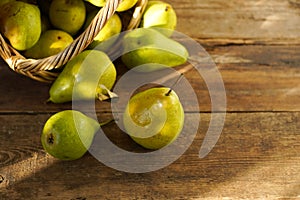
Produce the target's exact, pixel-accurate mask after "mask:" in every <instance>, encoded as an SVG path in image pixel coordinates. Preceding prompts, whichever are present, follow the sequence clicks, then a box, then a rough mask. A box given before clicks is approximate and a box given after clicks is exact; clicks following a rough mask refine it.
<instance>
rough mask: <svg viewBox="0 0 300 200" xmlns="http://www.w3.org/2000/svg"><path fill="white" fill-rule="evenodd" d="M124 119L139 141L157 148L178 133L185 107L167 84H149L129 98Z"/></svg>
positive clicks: (135, 139)
mask: <svg viewBox="0 0 300 200" xmlns="http://www.w3.org/2000/svg"><path fill="white" fill-rule="evenodd" d="M123 123H124V128H125V130H126V132H127V134H129V135H130V136H131V138H132V139H133V140H134V141H135V142H136V143H138V144H139V145H141V146H143V147H144V148H147V149H153V150H156V149H160V148H163V147H164V146H166V145H169V144H171V143H172V142H173V141H174V140H175V139H176V138H177V137H178V135H179V134H180V132H181V130H182V128H183V124H184V111H183V108H182V105H181V103H180V100H179V98H178V96H177V94H176V93H175V91H173V90H171V89H170V88H167V87H160V88H150V89H147V90H145V91H142V92H140V93H137V94H136V95H134V96H133V97H132V98H131V99H130V100H129V102H128V104H127V106H126V109H125V112H124V115H123Z"/></svg>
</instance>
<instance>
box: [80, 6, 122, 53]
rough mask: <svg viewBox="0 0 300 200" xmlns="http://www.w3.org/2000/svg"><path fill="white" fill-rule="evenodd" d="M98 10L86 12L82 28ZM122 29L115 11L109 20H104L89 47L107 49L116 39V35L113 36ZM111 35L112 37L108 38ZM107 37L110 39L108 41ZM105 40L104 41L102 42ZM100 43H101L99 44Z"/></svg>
mask: <svg viewBox="0 0 300 200" xmlns="http://www.w3.org/2000/svg"><path fill="white" fill-rule="evenodd" d="M97 13H98V10H95V11H92V12H90V13H89V14H88V16H87V19H86V22H85V25H84V29H86V28H87V26H88V25H89V24H90V23H91V21H92V20H93V19H94V17H95V16H96V14H97ZM121 30H122V21H121V19H120V17H119V15H118V14H117V13H115V14H114V15H113V16H112V17H111V18H109V20H108V21H107V22H106V24H105V25H104V27H103V28H102V30H101V31H100V32H99V34H98V35H97V36H96V37H95V38H94V41H93V42H92V43H91V44H90V45H89V49H94V48H96V47H97V50H100V51H107V50H108V49H109V47H110V46H111V45H113V44H114V42H115V41H116V40H117V37H113V36H114V35H116V34H119V33H120V32H121ZM111 37H113V39H110V38H111ZM108 39H110V40H109V41H108ZM104 41H107V42H106V43H103V42H104ZM99 44H102V45H99Z"/></svg>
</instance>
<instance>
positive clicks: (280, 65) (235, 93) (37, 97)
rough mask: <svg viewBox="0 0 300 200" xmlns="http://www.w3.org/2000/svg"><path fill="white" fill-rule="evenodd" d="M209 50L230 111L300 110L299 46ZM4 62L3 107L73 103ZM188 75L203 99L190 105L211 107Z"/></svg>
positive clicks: (0, 70)
mask: <svg viewBox="0 0 300 200" xmlns="http://www.w3.org/2000/svg"><path fill="white" fill-rule="evenodd" d="M206 49H207V52H208V53H209V54H210V56H211V57H212V59H213V60H214V61H215V63H216V66H217V67H218V69H219V71H220V73H221V75H222V79H223V81H224V85H225V89H226V95H227V111H230V112H234V111H289V110H290V111H299V108H300V106H299V102H300V93H299V90H300V84H299V83H300V68H299V66H300V56H299V54H298V52H299V51H300V47H299V46H297V45H292V46H278V45H275V46H273V45H272V46H263V45H248V46H217V47H207V48H206ZM0 66H1V67H0V80H1V81H2V84H1V85H0V93H1V94H5V95H3V96H2V97H1V99H0V112H5V113H10V112H14V113H15V112H26V113H30V112H42V113H44V112H56V111H58V110H63V109H70V108H72V105H71V103H66V104H52V103H48V104H46V101H47V99H48V98H49V94H48V91H49V88H50V85H49V84H44V83H39V82H37V81H33V80H30V79H29V78H27V77H23V76H21V75H19V74H16V73H15V72H13V71H11V70H10V69H9V68H8V67H7V66H6V65H4V64H1V65H0ZM117 67H118V68H119V71H120V73H119V76H122V74H123V73H124V71H126V69H125V68H124V66H123V65H122V64H120V63H119V64H117ZM185 77H186V79H187V80H188V81H189V82H190V84H191V85H192V87H193V88H194V90H195V93H196V94H197V97H198V99H199V107H193V106H192V105H191V107H190V108H189V110H191V111H193V110H194V111H199V110H200V111H203V112H208V111H210V110H211V102H210V96H209V93H208V90H207V86H206V84H205V82H204V80H203V78H202V77H201V75H200V74H199V72H197V71H195V70H193V71H191V72H188V73H186V74H185ZM11 80H14V81H11ZM16 91H17V92H16ZM128 92H131V91H128ZM96 110H97V111H99V112H100V111H105V112H110V110H111V109H110V102H98V101H97V103H96Z"/></svg>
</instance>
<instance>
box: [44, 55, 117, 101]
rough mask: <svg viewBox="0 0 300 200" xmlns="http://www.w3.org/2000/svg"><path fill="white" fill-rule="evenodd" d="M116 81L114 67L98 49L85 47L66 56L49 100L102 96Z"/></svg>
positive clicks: (96, 97) (50, 92) (112, 94)
mask: <svg viewBox="0 0 300 200" xmlns="http://www.w3.org/2000/svg"><path fill="white" fill-rule="evenodd" d="M115 81H116V68H115V66H114V64H113V63H112V61H111V60H110V58H109V57H108V56H107V55H106V54H105V53H104V52H101V51H97V50H85V51H83V52H81V53H80V54H79V55H77V56H76V57H74V58H73V59H72V60H70V61H69V62H68V63H67V64H66V66H65V67H64V69H63V71H62V72H61V73H60V74H59V76H58V77H57V79H56V80H55V81H54V83H53V84H52V86H51V88H50V91H49V94H50V98H49V101H51V102H53V103H64V102H69V101H72V100H73V101H77V100H95V99H100V100H106V99H109V98H112V97H115V96H116V95H115V94H114V93H112V92H110V91H109V90H110V89H111V88H112V87H113V85H114V83H115Z"/></svg>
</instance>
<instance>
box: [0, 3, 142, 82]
mask: <svg viewBox="0 0 300 200" xmlns="http://www.w3.org/2000/svg"><path fill="white" fill-rule="evenodd" d="M121 1H122V0H108V1H107V3H106V5H105V6H104V7H103V8H102V9H100V10H99V12H98V13H97V15H96V16H95V18H94V20H93V21H92V22H91V23H90V25H89V26H88V27H87V28H86V29H85V30H84V31H83V32H82V34H81V35H80V36H78V37H77V38H76V39H74V41H73V42H72V43H71V44H70V45H69V46H68V47H67V48H66V49H64V50H63V51H61V52H60V53H58V54H56V55H53V56H49V57H46V58H42V59H28V58H25V57H24V56H23V55H21V54H20V53H19V52H18V51H17V50H15V49H14V48H13V47H11V46H10V45H9V44H7V43H6V41H5V39H4V38H3V36H2V35H1V34H0V56H1V57H2V58H3V59H4V60H5V61H6V63H7V64H8V66H9V67H10V68H11V69H12V70H14V71H15V72H17V73H20V74H23V75H25V76H27V77H30V78H32V79H34V80H37V81H41V82H52V81H53V80H54V79H55V78H56V77H57V75H58V74H57V72H53V71H52V70H53V69H58V68H60V67H62V66H63V65H64V64H66V63H67V62H68V61H69V60H71V59H72V58H74V57H75V56H76V55H78V54H79V53H81V52H82V51H83V50H85V49H86V48H87V47H88V45H89V44H90V43H91V42H92V41H93V39H94V38H95V37H96V36H97V35H98V33H99V32H100V31H101V29H102V28H103V27H104V25H105V24H106V22H107V20H108V19H110V17H111V16H112V15H113V14H114V13H115V11H116V9H117V7H118V5H119V4H120V2H121ZM146 4H147V0H139V1H138V2H137V4H136V6H135V10H134V13H133V16H132V18H131V21H130V23H129V25H128V27H127V30H131V29H134V28H137V26H138V25H139V22H140V19H141V16H142V13H143V12H144V9H145V7H146Z"/></svg>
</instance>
